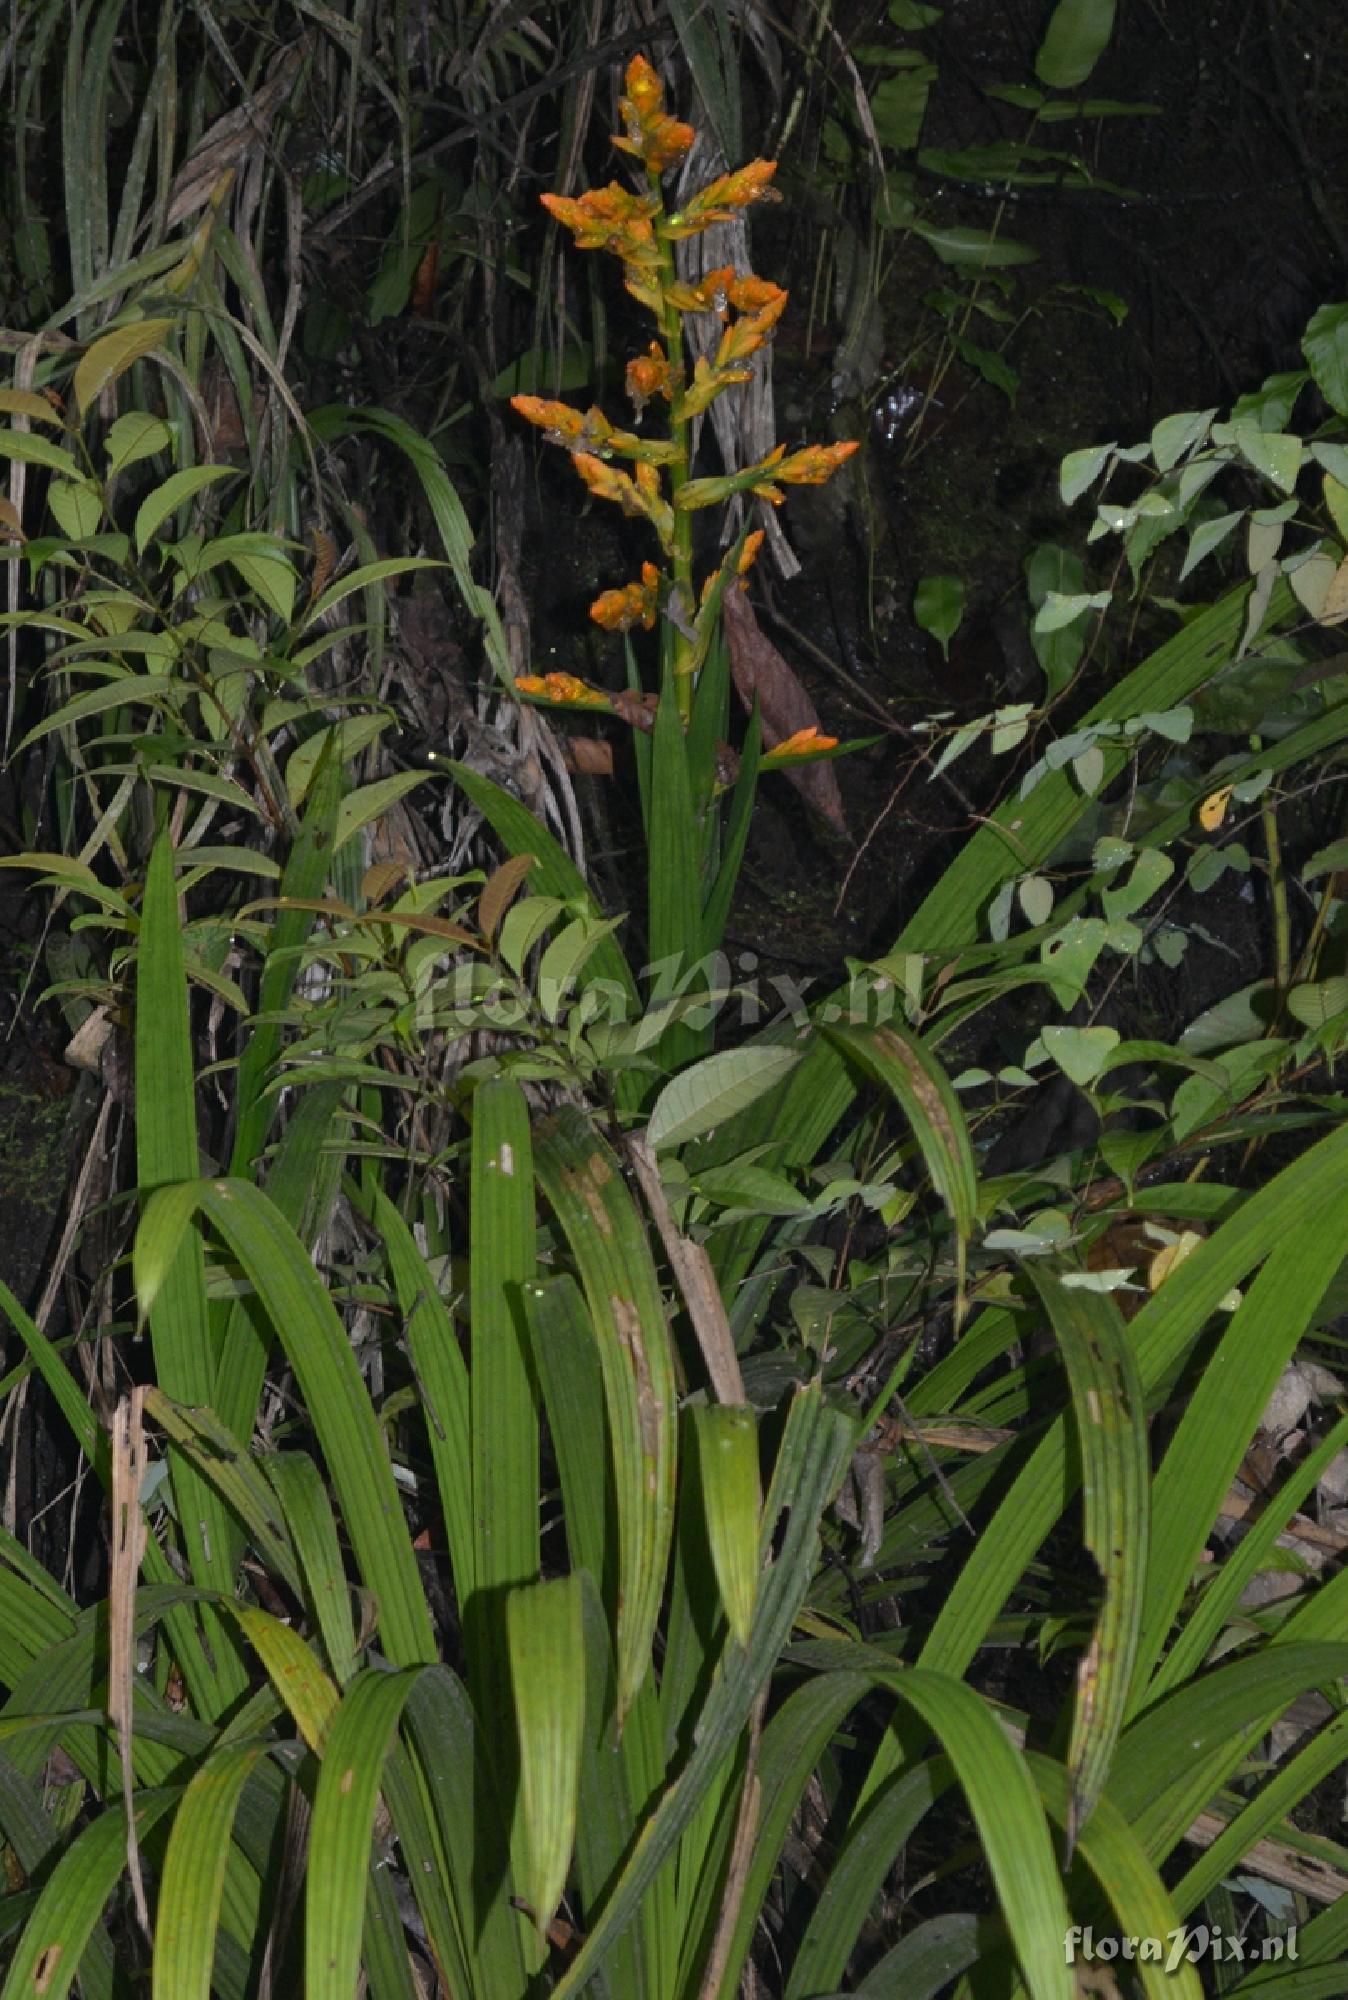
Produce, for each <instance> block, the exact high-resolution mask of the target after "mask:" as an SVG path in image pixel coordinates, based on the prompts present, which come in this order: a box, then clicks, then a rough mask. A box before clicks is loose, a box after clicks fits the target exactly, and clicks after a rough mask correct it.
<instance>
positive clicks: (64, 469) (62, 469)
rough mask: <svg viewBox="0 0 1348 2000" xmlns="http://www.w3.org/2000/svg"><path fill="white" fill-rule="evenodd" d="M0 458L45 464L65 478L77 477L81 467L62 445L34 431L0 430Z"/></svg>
mask: <svg viewBox="0 0 1348 2000" xmlns="http://www.w3.org/2000/svg"><path fill="white" fill-rule="evenodd" d="M0 458H17V459H20V460H22V461H23V462H24V463H25V464H27V465H47V466H50V467H51V469H52V471H53V472H59V473H61V474H62V475H63V476H64V477H65V478H66V479H79V478H81V477H82V476H83V473H82V468H81V467H80V465H79V464H78V462H77V461H76V459H75V458H74V456H73V455H72V454H71V453H70V452H68V451H67V450H66V449H65V447H64V446H63V445H59V444H53V443H52V441H51V439H50V438H45V437H40V436H39V435H38V434H37V433H36V432H34V431H10V430H0Z"/></svg>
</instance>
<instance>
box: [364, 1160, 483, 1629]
mask: <svg viewBox="0 0 1348 2000" xmlns="http://www.w3.org/2000/svg"><path fill="white" fill-rule="evenodd" d="M374 1220H375V1226H376V1228H377V1229H378V1230H379V1233H380V1235H381V1236H382V1237H383V1239H384V1250H385V1253H386V1255H387V1257H388V1263H389V1271H390V1273H391V1275H392V1278H393V1284H394V1289H395V1290H396V1292H397V1294H398V1309H399V1311H400V1312H401V1313H402V1316H403V1324H404V1329H405V1338H406V1340H407V1349H408V1353H409V1355H410V1357H411V1361H412V1367H413V1369H414V1371H415V1374H416V1380H417V1388H418V1394H419V1397H420V1402H421V1415H422V1419H423V1421H424V1423H425V1426H426V1438H427V1443H428V1444H429V1447H430V1454H431V1464H432V1466H433V1467H434V1468H435V1483H436V1488H437V1490H438V1492H439V1494H440V1510H441V1513H442V1514H443V1516H444V1523H445V1540H446V1542H447V1544H448V1547H449V1560H450V1566H451V1568H452V1570H453V1573H454V1588H455V1590H456V1591H457V1593H458V1599H459V1602H460V1604H466V1603H467V1601H468V1599H469V1598H470V1597H471V1595H472V1593H473V1588H474V1582H473V1579H474V1577H475V1575H476V1555H475V1551H474V1545H473V1461H472V1456H471V1453H470V1450H469V1444H468V1435H469V1431H468V1425H469V1416H468V1369H467V1366H466V1365H465V1362H464V1358H463V1355H462V1353H461V1352H460V1350H459V1342H458V1338H457V1336H456V1334H455V1331H454V1324H453V1321H452V1320H451V1318H450V1315H449V1308H448V1307H447V1306H446V1304H445V1301H444V1299H443V1298H442V1297H441V1295H440V1289H439V1286H438V1285H437V1283H436V1280H435V1276H434V1273H433V1272H431V1271H430V1270H428V1269H427V1267H426V1263H425V1260H424V1259H423V1257H422V1255H421V1252H420V1251H419V1250H418V1248H417V1245H416V1239H415V1238H414V1236H413V1235H412V1232H411V1230H410V1229H409V1228H408V1226H407V1224H406V1222H405V1221H404V1220H403V1218H402V1216H401V1215H400V1214H399V1213H398V1210H397V1209H396V1208H395V1207H394V1205H393V1203H392V1202H391V1201H390V1200H389V1199H388V1196H387V1195H385V1194H384V1193H383V1192H382V1190H380V1191H379V1192H377V1193H376V1195H375V1203H374Z"/></svg>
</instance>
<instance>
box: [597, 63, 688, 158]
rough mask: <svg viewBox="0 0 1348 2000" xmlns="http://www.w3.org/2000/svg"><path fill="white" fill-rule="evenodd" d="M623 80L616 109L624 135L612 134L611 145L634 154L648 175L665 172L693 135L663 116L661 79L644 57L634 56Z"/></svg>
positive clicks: (663, 102) (686, 147)
mask: <svg viewBox="0 0 1348 2000" xmlns="http://www.w3.org/2000/svg"><path fill="white" fill-rule="evenodd" d="M626 80H627V95H626V96H625V97H620V98H619V100H618V109H619V111H620V112H621V113H622V118H623V123H624V124H625V126H626V127H627V135H626V137H625V138H624V137H620V136H619V135H618V134H617V133H615V134H614V136H613V143H614V145H615V146H616V147H617V148H618V150H619V151H620V152H623V153H635V154H636V156H637V158H638V159H639V160H640V161H641V162H642V163H643V164H644V166H645V167H646V169H647V171H648V172H650V173H653V174H663V173H666V172H667V171H668V169H669V168H670V167H672V166H673V165H674V164H675V163H676V162H677V161H679V160H681V159H682V158H683V156H684V154H685V153H686V152H687V151H688V149H689V148H690V146H691V145H692V143H693V140H694V138H695V137H696V134H695V133H694V131H693V128H692V126H691V125H682V124H680V122H679V120H678V119H677V118H670V117H667V116H666V114H665V94H664V91H663V90H662V89H661V86H660V79H659V77H658V76H657V75H656V73H655V71H654V70H653V69H652V68H651V66H650V64H649V63H648V62H647V60H646V58H645V56H633V58H632V60H631V62H630V63H629V64H628V65H627V79H626Z"/></svg>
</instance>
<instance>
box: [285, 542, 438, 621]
mask: <svg viewBox="0 0 1348 2000" xmlns="http://www.w3.org/2000/svg"><path fill="white" fill-rule="evenodd" d="M443 568H444V564H443V563H439V562H437V561H436V560H435V558H434V557H433V556H385V557H383V558H382V560H381V561H379V562H372V563H362V564H361V565H360V566H359V568H357V569H353V570H348V571H347V573H346V575H345V576H339V577H338V579H337V581H336V583H330V584H329V585H328V587H327V589H326V590H325V591H324V592H323V593H322V595H321V596H320V597H317V598H315V600H314V602H313V603H312V604H311V605H310V606H309V608H308V610H307V611H306V612H305V614H304V620H303V623H302V624H301V626H300V630H301V631H302V632H307V631H308V629H309V627H310V626H311V625H314V624H316V623H317V622H318V620H319V619H320V618H324V617H326V616H327V614H328V613H329V612H330V611H334V610H335V609H336V607H337V606H338V605H339V604H340V603H341V602H342V600H343V598H346V597H350V595H351V593H352V591H355V590H365V589H367V588H368V587H369V585H371V584H372V583H383V582H384V581H385V579H386V578H388V577H391V576H406V575H407V574H408V573H409V572H410V571H412V570H418V569H443Z"/></svg>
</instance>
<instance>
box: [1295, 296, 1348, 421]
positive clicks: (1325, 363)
mask: <svg viewBox="0 0 1348 2000" xmlns="http://www.w3.org/2000/svg"><path fill="white" fill-rule="evenodd" d="M1301 351H1302V353H1303V354H1304V355H1305V357H1306V359H1307V361H1308V362H1309V364H1310V370H1311V373H1312V375H1314V377H1315V385H1316V387H1317V388H1318V389H1319V391H1320V394H1321V395H1322V396H1323V397H1324V399H1325V401H1326V402H1327V403H1328V404H1329V406H1330V408H1331V409H1333V410H1337V411H1338V413H1339V415H1340V416H1341V417H1348V305H1325V306H1321V307H1320V309H1319V311H1318V312H1317V313H1315V315H1314V316H1313V318H1312V319H1311V323H1310V325H1309V326H1308V327H1307V328H1306V332H1305V335H1304V337H1303V339H1302V342H1301Z"/></svg>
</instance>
